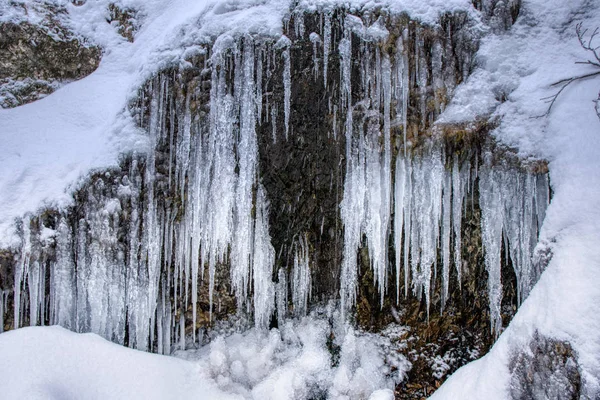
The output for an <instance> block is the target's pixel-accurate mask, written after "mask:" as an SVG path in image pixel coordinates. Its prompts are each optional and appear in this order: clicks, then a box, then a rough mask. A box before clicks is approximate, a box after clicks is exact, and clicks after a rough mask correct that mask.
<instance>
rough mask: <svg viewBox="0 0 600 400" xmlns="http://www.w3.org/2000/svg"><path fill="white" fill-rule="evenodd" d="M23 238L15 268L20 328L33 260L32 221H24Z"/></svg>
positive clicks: (16, 305) (16, 313)
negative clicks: (27, 279) (25, 292)
mask: <svg viewBox="0 0 600 400" xmlns="http://www.w3.org/2000/svg"><path fill="white" fill-rule="evenodd" d="M22 224H23V237H22V240H23V242H22V244H21V257H20V259H19V261H18V262H17V265H16V266H15V289H14V292H15V299H14V304H15V306H14V327H15V329H16V328H19V327H20V326H21V325H20V324H21V311H22V307H21V304H22V299H21V294H22V292H21V291H22V290H23V288H24V287H25V284H24V280H25V279H26V276H27V274H28V273H29V262H30V260H31V230H30V224H31V222H30V219H29V218H24V219H23V222H22Z"/></svg>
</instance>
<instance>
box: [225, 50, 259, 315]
mask: <svg viewBox="0 0 600 400" xmlns="http://www.w3.org/2000/svg"><path fill="white" fill-rule="evenodd" d="M240 75H242V79H241V82H242V83H241V84H242V88H241V102H242V103H241V105H240V106H241V108H240V118H239V119H240V135H239V143H238V147H237V153H238V154H237V158H238V165H239V173H238V179H237V187H236V189H235V228H236V231H235V235H234V236H233V248H232V254H231V265H232V268H231V286H232V289H233V291H234V293H235V295H236V298H237V299H238V301H239V303H238V305H241V300H242V299H245V298H246V297H247V290H248V285H249V282H250V272H251V270H250V265H251V264H252V246H253V242H254V237H253V235H254V221H253V220H252V218H251V213H252V206H253V193H252V192H253V186H254V183H255V181H256V173H257V172H256V163H257V158H258V156H257V153H258V145H257V141H256V122H255V121H256V117H255V114H254V113H255V108H254V107H252V98H253V97H254V91H255V86H254V78H253V77H254V50H253V48H252V43H251V42H250V41H249V39H247V40H246V42H245V45H244V60H243V71H240Z"/></svg>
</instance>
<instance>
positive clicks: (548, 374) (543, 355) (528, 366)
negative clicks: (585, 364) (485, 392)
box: [510, 332, 583, 400]
mask: <svg viewBox="0 0 600 400" xmlns="http://www.w3.org/2000/svg"><path fill="white" fill-rule="evenodd" d="M510 371H511V383H510V395H511V398H512V399H515V400H524V399H532V400H541V399H548V400H576V399H580V398H583V397H581V395H582V393H581V386H582V382H581V374H580V372H579V365H578V362H577V354H576V353H575V351H574V350H573V348H572V347H571V345H570V344H569V343H568V342H566V341H559V340H554V339H551V338H548V337H545V336H543V335H541V334H539V333H537V332H536V334H535V335H534V336H533V338H532V340H531V342H530V343H529V348H528V349H526V350H525V351H522V352H520V353H519V354H516V355H514V356H513V358H512V360H511V362H510Z"/></svg>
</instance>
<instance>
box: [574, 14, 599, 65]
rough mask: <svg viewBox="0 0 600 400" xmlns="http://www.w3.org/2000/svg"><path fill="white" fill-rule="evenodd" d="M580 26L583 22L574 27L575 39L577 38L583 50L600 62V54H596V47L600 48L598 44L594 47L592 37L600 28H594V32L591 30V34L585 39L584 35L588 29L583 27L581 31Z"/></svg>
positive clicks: (596, 34) (594, 36)
mask: <svg viewBox="0 0 600 400" xmlns="http://www.w3.org/2000/svg"><path fill="white" fill-rule="evenodd" d="M582 27H583V23H581V22H580V23H578V24H577V26H576V27H575V33H577V39H578V40H579V44H580V45H581V47H582V48H583V49H584V50H586V51H589V52H591V53H592V54H593V55H594V58H595V59H596V60H597V61H598V62H600V54H598V49H599V48H600V46H598V47H594V45H593V43H594V39H595V38H596V36H598V34H599V33H600V28H596V29H594V32H592V34H591V35H590V38H589V39H588V40H586V39H585V35H586V33H587V31H588V30H587V29H584V30H583V31H582V30H581V28H582Z"/></svg>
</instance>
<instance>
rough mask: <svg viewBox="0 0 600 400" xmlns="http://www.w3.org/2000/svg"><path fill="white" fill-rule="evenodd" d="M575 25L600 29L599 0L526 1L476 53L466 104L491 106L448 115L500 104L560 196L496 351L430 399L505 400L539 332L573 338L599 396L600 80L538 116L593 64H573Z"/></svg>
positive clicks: (591, 389) (508, 138) (505, 121)
mask: <svg viewBox="0 0 600 400" xmlns="http://www.w3.org/2000/svg"><path fill="white" fill-rule="evenodd" d="M579 22H582V23H583V28H584V29H585V28H588V29H589V31H588V32H589V33H591V31H593V30H594V29H595V28H596V27H598V26H600V7H598V3H597V2H594V1H585V0H578V1H569V2H564V1H547V0H526V1H524V2H523V8H522V11H521V16H520V17H519V20H518V22H517V24H516V25H515V26H514V27H513V28H512V30H511V31H510V32H508V33H506V34H502V35H500V36H495V37H489V38H488V39H486V40H485V42H484V44H483V46H482V47H481V49H480V51H479V54H478V57H479V59H480V60H481V62H482V65H481V69H480V70H478V71H476V72H475V74H474V75H473V76H472V78H471V80H470V81H469V82H467V83H466V84H465V85H464V86H463V90H464V93H463V94H464V95H466V96H469V97H470V98H471V101H470V102H469V103H470V104H472V105H485V107H482V108H481V109H478V110H473V109H472V108H465V107H464V106H465V105H466V103H465V102H464V99H466V97H464V98H461V97H460V96H458V97H457V100H458V101H457V103H456V104H455V108H453V107H450V108H449V109H448V111H451V112H454V113H455V114H454V115H447V116H446V117H447V118H449V119H451V118H459V117H461V115H459V114H458V113H457V112H461V111H462V112H463V113H462V117H464V118H467V119H472V118H473V117H475V116H477V115H478V114H479V113H485V112H488V111H489V110H492V109H493V108H494V107H497V108H496V111H495V115H497V116H499V117H501V124H500V126H499V128H498V129H497V130H496V131H495V132H494V134H495V135H496V137H497V138H498V139H499V140H500V141H501V142H503V143H504V144H507V145H510V146H512V147H514V148H516V149H517V150H518V151H519V153H520V154H522V155H524V156H530V155H533V156H536V157H542V158H545V159H547V160H548V161H549V170H550V180H551V185H552V190H553V192H554V197H553V199H552V203H551V204H550V207H549V208H548V211H547V213H546V219H545V222H544V225H543V227H542V231H541V234H540V235H541V237H540V245H539V246H549V248H550V249H551V251H552V254H553V256H552V259H551V261H550V263H549V265H548V267H547V269H546V271H545V272H544V273H543V274H542V276H541V279H540V280H539V282H538V283H537V285H536V286H535V287H534V288H533V290H532V291H531V294H530V296H529V297H528V298H527V300H526V301H525V302H524V303H523V305H522V306H521V308H520V309H519V311H518V313H517V314H516V316H515V317H514V319H513V320H512V322H511V323H510V325H509V326H508V328H507V329H506V331H505V332H504V333H503V334H502V335H501V336H500V338H499V340H498V342H497V343H496V344H495V345H494V347H493V348H492V350H491V351H490V353H489V354H487V355H486V356H485V357H483V358H482V359H480V360H478V361H476V362H473V363H471V364H469V365H467V366H465V367H463V368H461V369H460V370H458V371H457V372H456V373H455V374H454V375H453V376H452V377H451V378H450V379H449V380H448V381H447V382H446V383H445V384H444V385H443V386H442V387H441V388H440V389H439V390H438V391H437V392H436V393H435V394H434V396H433V398H434V399H464V398H469V399H505V398H508V390H509V379H510V374H509V362H510V360H511V357H512V356H513V355H514V354H515V353H516V352H518V351H523V350H524V349H525V346H527V344H528V342H529V341H530V340H532V339H533V337H534V333H535V332H536V331H538V332H539V333H540V334H542V335H545V336H548V337H552V338H556V339H558V340H566V341H568V342H570V343H571V345H572V346H573V348H574V350H575V351H576V353H577V354H578V357H579V363H580V367H581V373H582V379H583V384H584V395H587V396H588V397H586V398H597V396H598V395H599V394H600V384H599V383H600V382H599V381H600V286H599V285H598V282H600V247H598V243H600V117H599V116H598V115H597V114H596V112H595V109H594V103H593V101H594V100H596V99H597V98H598V95H599V93H598V92H599V90H600V78H599V77H596V78H594V79H590V80H583V81H579V82H575V83H573V84H571V85H570V86H569V87H568V88H567V89H566V90H565V91H563V93H562V94H561V95H560V97H558V99H557V101H556V103H555V104H554V106H553V108H552V110H551V112H550V114H549V115H548V116H545V117H541V118H532V117H535V116H540V115H542V114H544V113H546V111H547V109H548V104H547V103H544V101H542V100H541V98H544V97H547V96H550V95H553V94H555V93H556V92H557V91H558V90H559V89H560V86H558V87H550V85H551V84H552V83H554V82H556V81H558V80H561V79H565V78H570V77H574V76H579V75H584V74H587V73H589V72H592V71H593V70H594V69H593V67H591V66H587V65H581V64H575V61H585V60H588V59H589V58H590V55H591V54H590V53H589V52H586V51H584V50H583V49H582V48H581V46H580V45H579V42H578V40H577V36H576V34H575V27H576V24H577V23H579ZM589 33H588V36H587V38H588V39H589ZM595 45H596V46H599V45H600V40H598V39H596V42H595ZM596 70H597V69H596ZM482 89H483V90H482ZM494 92H496V93H502V92H503V93H506V94H507V95H508V101H506V102H505V103H503V104H501V105H498V104H497V102H496V101H495V100H494V98H493V97H492V96H493V93H494ZM474 96H477V97H474ZM473 98H478V99H479V100H480V101H478V102H473V101H472V99H473ZM486 108H487V110H486ZM465 111H468V112H467V113H464V112H465Z"/></svg>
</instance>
